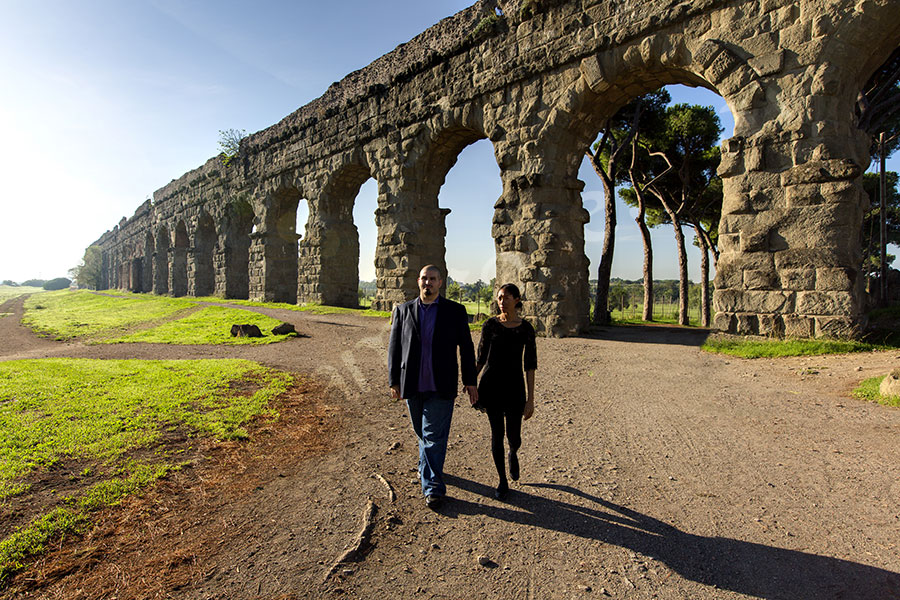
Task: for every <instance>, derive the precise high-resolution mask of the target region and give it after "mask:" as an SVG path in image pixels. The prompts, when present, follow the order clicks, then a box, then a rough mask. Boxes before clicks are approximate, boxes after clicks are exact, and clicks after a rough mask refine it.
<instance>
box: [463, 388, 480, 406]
mask: <svg viewBox="0 0 900 600" xmlns="http://www.w3.org/2000/svg"><path fill="white" fill-rule="evenodd" d="M466 393H467V394H469V404H471V405H472V406H475V403H476V402H478V388H477V387H475V386H474V385H467V386H466Z"/></svg>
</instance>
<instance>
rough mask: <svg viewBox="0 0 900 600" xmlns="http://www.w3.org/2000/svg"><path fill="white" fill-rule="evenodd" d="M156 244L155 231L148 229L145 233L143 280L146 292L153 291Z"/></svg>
mask: <svg viewBox="0 0 900 600" xmlns="http://www.w3.org/2000/svg"><path fill="white" fill-rule="evenodd" d="M154 251H155V244H154V241H153V232H152V231H151V230H149V229H148V230H147V231H146V233H145V234H144V259H143V260H144V279H143V281H142V282H141V289H142V291H144V292H152V291H153V253H154Z"/></svg>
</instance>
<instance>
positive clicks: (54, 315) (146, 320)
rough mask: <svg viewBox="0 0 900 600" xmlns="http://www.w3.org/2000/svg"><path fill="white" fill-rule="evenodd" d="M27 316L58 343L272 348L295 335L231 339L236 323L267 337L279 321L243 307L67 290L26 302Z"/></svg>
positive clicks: (33, 297) (35, 297) (177, 299)
mask: <svg viewBox="0 0 900 600" xmlns="http://www.w3.org/2000/svg"><path fill="white" fill-rule="evenodd" d="M25 311H26V312H25V316H24V318H23V319H22V321H23V323H25V324H26V325H28V326H29V327H31V328H32V329H34V330H35V331H38V332H41V333H42V334H44V335H47V336H49V337H53V338H55V339H58V340H65V339H73V338H78V339H82V340H86V341H90V342H94V343H120V342H121V343H125V342H149V343H158V344H269V343H273V342H280V341H282V340H284V339H286V338H288V337H292V335H293V334H289V335H271V334H267V335H264V337H261V338H249V337H231V325H232V324H235V323H240V324H245V323H246V324H252V325H257V326H258V327H259V328H260V331H262V332H263V333H264V334H265V333H266V332H268V331H270V330H271V329H272V328H273V327H275V326H276V325H278V324H279V323H280V322H281V321H279V320H277V319H273V318H271V317H267V316H265V315H261V314H259V313H256V312H252V311H248V310H242V309H240V308H223V307H219V306H204V305H203V303H202V302H200V301H198V300H197V299H193V298H192V299H186V298H170V297H167V296H152V295H146V294H123V295H119V294H115V295H112V294H102V295H101V294H94V293H90V292H87V291H76V292H71V291H68V290H63V291H59V292H46V293H44V294H40V295H36V296H32V297H31V298H29V299H28V300H27V301H26V302H25Z"/></svg>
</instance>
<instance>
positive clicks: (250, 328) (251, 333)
mask: <svg viewBox="0 0 900 600" xmlns="http://www.w3.org/2000/svg"><path fill="white" fill-rule="evenodd" d="M262 336H263V334H262V331H260V330H259V327H257V326H256V325H250V324H244V325H232V326H231V337H262Z"/></svg>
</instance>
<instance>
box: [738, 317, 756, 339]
mask: <svg viewBox="0 0 900 600" xmlns="http://www.w3.org/2000/svg"><path fill="white" fill-rule="evenodd" d="M735 318H736V321H737V323H736V326H735V327H736V330H737V331H736V332H737V333H738V334H740V335H758V334H759V319H758V317H757V315H756V313H738V314H737V315H735Z"/></svg>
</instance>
